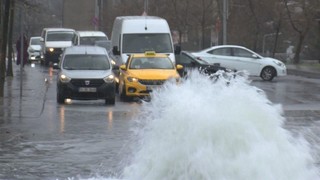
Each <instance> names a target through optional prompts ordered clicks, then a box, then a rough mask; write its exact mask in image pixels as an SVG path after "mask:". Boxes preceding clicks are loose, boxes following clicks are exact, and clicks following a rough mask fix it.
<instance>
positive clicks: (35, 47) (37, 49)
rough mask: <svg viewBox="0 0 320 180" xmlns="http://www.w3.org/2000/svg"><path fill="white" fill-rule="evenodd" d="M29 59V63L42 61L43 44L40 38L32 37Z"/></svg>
mask: <svg viewBox="0 0 320 180" xmlns="http://www.w3.org/2000/svg"><path fill="white" fill-rule="evenodd" d="M28 54H29V58H28V61H29V62H32V61H40V59H41V42H40V36H36V37H30V40H29V47H28Z"/></svg>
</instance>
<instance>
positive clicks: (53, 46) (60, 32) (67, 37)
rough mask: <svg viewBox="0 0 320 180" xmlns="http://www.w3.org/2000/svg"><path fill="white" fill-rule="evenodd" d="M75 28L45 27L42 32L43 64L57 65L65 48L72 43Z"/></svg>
mask: <svg viewBox="0 0 320 180" xmlns="http://www.w3.org/2000/svg"><path fill="white" fill-rule="evenodd" d="M74 33H75V30H73V29H68V28H44V29H43V30H42V33H41V39H40V41H41V49H42V51H41V54H42V55H43V59H42V64H44V65H49V64H52V65H53V66H57V65H58V63H59V57H60V55H61V54H62V52H63V50H64V48H66V47H70V46H71V45H72V38H73V36H74Z"/></svg>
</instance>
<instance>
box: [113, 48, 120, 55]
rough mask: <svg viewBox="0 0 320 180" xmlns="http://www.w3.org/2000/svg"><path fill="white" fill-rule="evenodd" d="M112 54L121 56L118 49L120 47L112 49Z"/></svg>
mask: <svg viewBox="0 0 320 180" xmlns="http://www.w3.org/2000/svg"><path fill="white" fill-rule="evenodd" d="M112 53H113V54H114V55H120V51H119V49H118V46H113V48H112Z"/></svg>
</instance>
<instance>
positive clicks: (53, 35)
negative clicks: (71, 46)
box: [47, 31, 74, 41]
mask: <svg viewBox="0 0 320 180" xmlns="http://www.w3.org/2000/svg"><path fill="white" fill-rule="evenodd" d="M73 35H74V33H73V32H69V31H68V32H63V31H54V32H48V34H47V41H72V38H73Z"/></svg>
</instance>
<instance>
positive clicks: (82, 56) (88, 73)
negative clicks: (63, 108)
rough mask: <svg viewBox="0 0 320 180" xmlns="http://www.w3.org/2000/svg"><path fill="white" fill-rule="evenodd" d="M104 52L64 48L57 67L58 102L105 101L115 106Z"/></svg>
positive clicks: (113, 85) (113, 83)
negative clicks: (66, 100) (69, 100)
mask: <svg viewBox="0 0 320 180" xmlns="http://www.w3.org/2000/svg"><path fill="white" fill-rule="evenodd" d="M112 68H113V66H112V64H111V60H110V58H109V56H108V53H107V51H106V50H105V49H104V48H102V47H98V46H72V47H68V48H66V49H65V51H64V53H63V54H62V59H61V62H60V64H59V69H60V70H59V73H58V81H57V102H58V103H60V104H62V103H64V101H65V99H67V98H69V99H78V100H96V99H104V100H105V103H106V104H112V105H113V104H115V94H116V81H115V75H114V73H113V71H112V70H113V69H112Z"/></svg>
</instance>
